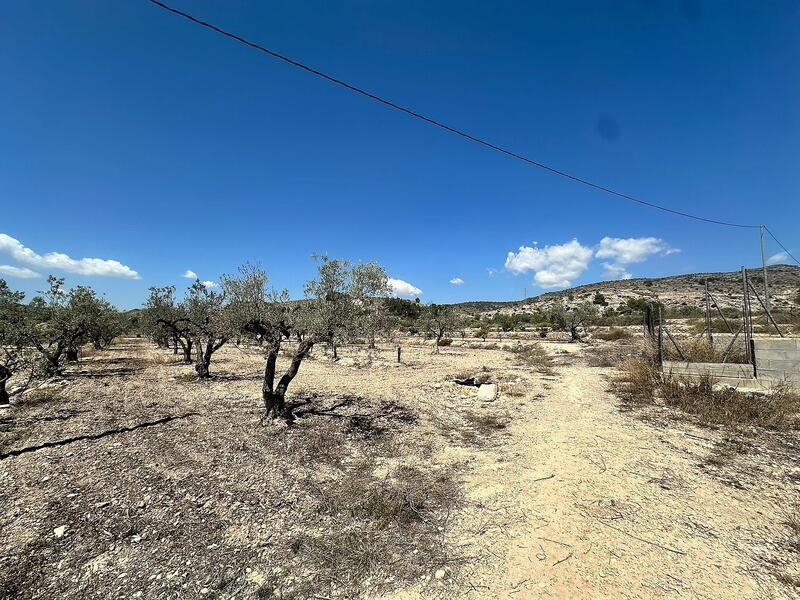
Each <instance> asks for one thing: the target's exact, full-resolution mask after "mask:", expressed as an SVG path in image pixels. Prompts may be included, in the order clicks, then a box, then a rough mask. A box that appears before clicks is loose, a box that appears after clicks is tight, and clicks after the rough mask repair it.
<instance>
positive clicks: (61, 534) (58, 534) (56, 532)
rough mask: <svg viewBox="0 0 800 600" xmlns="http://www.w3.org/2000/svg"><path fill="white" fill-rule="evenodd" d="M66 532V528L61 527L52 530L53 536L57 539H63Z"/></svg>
mask: <svg viewBox="0 0 800 600" xmlns="http://www.w3.org/2000/svg"><path fill="white" fill-rule="evenodd" d="M66 532H67V526H66V525H62V526H61V527H56V528H55V529H53V535H54V536H56V537H57V538H60V537H64V534H65V533H66Z"/></svg>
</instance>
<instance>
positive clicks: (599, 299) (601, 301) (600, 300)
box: [592, 292, 608, 306]
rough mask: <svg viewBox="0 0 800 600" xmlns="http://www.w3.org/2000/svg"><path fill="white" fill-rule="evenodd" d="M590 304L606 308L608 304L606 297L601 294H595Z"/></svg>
mask: <svg viewBox="0 0 800 600" xmlns="http://www.w3.org/2000/svg"><path fill="white" fill-rule="evenodd" d="M592 304H598V305H600V306H608V302H607V301H606V297H605V296H604V295H603V294H602V293H601V292H595V293H594V298H593V299H592Z"/></svg>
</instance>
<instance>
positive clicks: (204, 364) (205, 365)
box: [194, 342, 211, 379]
mask: <svg viewBox="0 0 800 600" xmlns="http://www.w3.org/2000/svg"><path fill="white" fill-rule="evenodd" d="M210 349H211V343H210V342H208V343H207V344H206V348H205V351H204V350H203V343H202V342H198V343H197V360H196V361H195V363H194V370H195V372H197V376H198V377H199V378H200V379H206V378H207V377H208V376H209V375H210V372H209V367H210V366H211V352H210V351H209V350H210Z"/></svg>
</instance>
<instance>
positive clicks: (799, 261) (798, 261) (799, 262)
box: [764, 225, 800, 265]
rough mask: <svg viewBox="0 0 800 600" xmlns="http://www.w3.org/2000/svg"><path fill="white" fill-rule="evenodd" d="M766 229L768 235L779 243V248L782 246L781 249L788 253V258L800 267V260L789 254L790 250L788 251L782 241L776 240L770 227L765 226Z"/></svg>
mask: <svg viewBox="0 0 800 600" xmlns="http://www.w3.org/2000/svg"><path fill="white" fill-rule="evenodd" d="M764 229H766V231H767V233H768V234H769V235H770V236H771V237H772V239H773V240H775V241H776V242H777V243H778V246H780V247H781V248H783V251H784V252H786V254H787V256H789V257H790V258H791V259H792V260H793V261H794V262H796V263H797V264H798V265H800V260H797V259H796V258H795V257H794V254H792V253H791V252H789V249H788V248H787V247H786V246H784V245H783V244H782V243H781V241H780V240H779V239H778V238H776V237H775V234H774V233H772V232H771V231H770V230H769V227H767V226H766V225H764Z"/></svg>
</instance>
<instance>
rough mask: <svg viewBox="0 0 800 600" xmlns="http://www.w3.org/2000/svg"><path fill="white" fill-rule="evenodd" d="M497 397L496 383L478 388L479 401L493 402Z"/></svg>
mask: <svg viewBox="0 0 800 600" xmlns="http://www.w3.org/2000/svg"><path fill="white" fill-rule="evenodd" d="M496 397H497V384H496V383H484V384H482V385H481V387H479V388H478V400H483V401H484V402H493V401H494V399H495V398H496Z"/></svg>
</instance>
